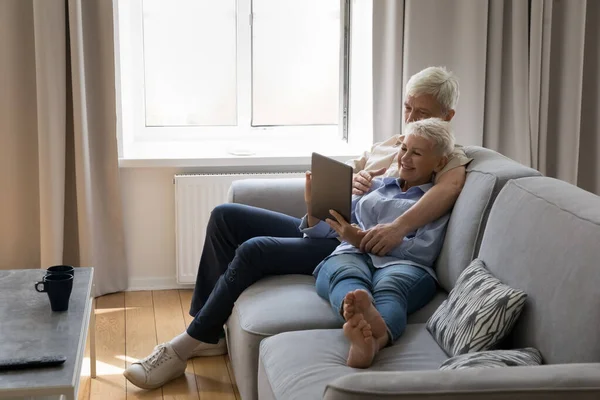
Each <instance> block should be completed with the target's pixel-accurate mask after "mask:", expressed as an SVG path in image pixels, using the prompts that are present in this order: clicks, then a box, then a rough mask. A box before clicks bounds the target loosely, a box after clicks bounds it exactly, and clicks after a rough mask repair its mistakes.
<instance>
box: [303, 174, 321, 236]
mask: <svg viewBox="0 0 600 400" xmlns="http://www.w3.org/2000/svg"><path fill="white" fill-rule="evenodd" d="M305 175H306V181H305V182H304V202H305V203H306V215H307V216H308V220H307V223H308V227H309V228H310V227H311V226H315V225H317V224H318V223H319V219H318V218H315V217H313V216H312V173H311V172H310V171H306V174H305Z"/></svg>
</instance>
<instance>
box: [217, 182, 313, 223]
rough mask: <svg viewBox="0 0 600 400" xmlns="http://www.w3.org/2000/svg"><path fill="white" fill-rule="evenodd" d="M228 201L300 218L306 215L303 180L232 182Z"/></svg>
mask: <svg viewBox="0 0 600 400" xmlns="http://www.w3.org/2000/svg"><path fill="white" fill-rule="evenodd" d="M228 201H229V202H230V203H240V204H246V205H249V206H254V207H260V208H266V209H267V210H272V211H277V212H280V213H284V214H287V215H292V216H294V217H298V218H302V216H304V214H306V204H304V178H276V179H242V180H238V181H234V182H233V183H232V184H231V187H230V188H229V192H228Z"/></svg>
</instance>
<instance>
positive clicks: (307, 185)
mask: <svg viewBox="0 0 600 400" xmlns="http://www.w3.org/2000/svg"><path fill="white" fill-rule="evenodd" d="M304 174H305V176H306V181H305V182H304V202H305V203H306V207H310V205H311V202H312V172H310V171H306V172H305V173H304Z"/></svg>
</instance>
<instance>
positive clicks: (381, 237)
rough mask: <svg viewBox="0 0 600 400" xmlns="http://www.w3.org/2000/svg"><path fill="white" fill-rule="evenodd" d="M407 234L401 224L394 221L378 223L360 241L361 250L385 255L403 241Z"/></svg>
mask: <svg viewBox="0 0 600 400" xmlns="http://www.w3.org/2000/svg"><path fill="white" fill-rule="evenodd" d="M404 236H406V233H405V232H403V231H402V230H401V229H400V227H399V226H397V225H395V224H394V223H391V224H378V225H376V226H374V227H373V228H371V229H369V231H368V232H366V234H365V236H364V237H363V238H362V240H361V242H360V250H361V251H362V252H365V253H371V254H375V255H378V256H385V255H386V254H388V253H389V252H390V251H392V250H393V249H394V248H395V247H396V246H398V245H399V244H400V243H402V240H403V239H404Z"/></svg>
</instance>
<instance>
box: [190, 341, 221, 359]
mask: <svg viewBox="0 0 600 400" xmlns="http://www.w3.org/2000/svg"><path fill="white" fill-rule="evenodd" d="M223 354H227V342H226V341H225V338H221V339H219V341H218V342H217V344H212V343H204V342H202V343H200V344H199V345H198V346H196V348H195V349H194V351H192V354H190V358H194V357H209V356H220V355H223Z"/></svg>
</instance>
